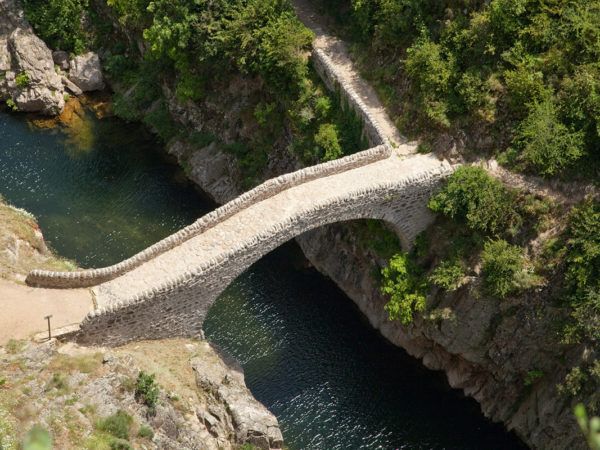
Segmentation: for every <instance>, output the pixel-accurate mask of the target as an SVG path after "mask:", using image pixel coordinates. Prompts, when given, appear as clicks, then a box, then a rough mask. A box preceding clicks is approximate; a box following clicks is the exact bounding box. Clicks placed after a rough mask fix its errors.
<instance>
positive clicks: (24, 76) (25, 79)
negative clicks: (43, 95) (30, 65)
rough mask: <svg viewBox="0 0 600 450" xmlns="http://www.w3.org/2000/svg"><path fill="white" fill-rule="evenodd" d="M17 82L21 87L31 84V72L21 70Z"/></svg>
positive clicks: (16, 78)
mask: <svg viewBox="0 0 600 450" xmlns="http://www.w3.org/2000/svg"><path fill="white" fill-rule="evenodd" d="M15 83H16V84H17V86H18V87H20V88H25V87H27V86H29V84H30V83H31V80H30V79H29V74H28V73H27V72H21V73H20V74H18V75H17V76H16V77H15Z"/></svg>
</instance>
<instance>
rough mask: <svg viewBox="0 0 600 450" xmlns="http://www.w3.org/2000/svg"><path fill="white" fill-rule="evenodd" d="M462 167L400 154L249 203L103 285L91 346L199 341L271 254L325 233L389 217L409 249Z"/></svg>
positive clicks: (83, 337)
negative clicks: (212, 313) (214, 308)
mask: <svg viewBox="0 0 600 450" xmlns="http://www.w3.org/2000/svg"><path fill="white" fill-rule="evenodd" d="M451 170H452V167H451V166H450V165H449V164H447V163H444V162H440V161H438V160H437V159H435V158H434V157H431V156H422V155H419V156H414V157H410V158H404V159H402V158H399V157H397V156H396V155H392V156H391V157H388V158H385V159H382V160H379V161H377V162H373V163H370V164H366V165H364V166H361V167H358V168H353V169H351V170H348V171H345V172H342V173H339V174H335V175H330V176H326V177H322V178H318V179H315V180H312V181H310V182H307V183H304V184H302V185H299V186H294V187H292V188H290V189H286V190H285V191H282V192H281V193H279V194H277V195H275V196H273V197H270V198H268V199H266V200H263V201H260V202H257V203H255V204H253V205H250V206H248V207H247V208H246V209H244V210H243V211H241V212H239V213H238V214H236V215H233V216H231V217H229V218H228V219H227V220H226V221H224V222H222V223H221V224H219V225H217V226H215V227H213V228H211V229H210V230H207V231H206V232H204V233H202V234H201V235H199V236H196V237H194V238H192V239H189V240H188V241H186V242H185V243H183V244H181V245H180V246H178V247H176V248H174V249H172V250H170V251H168V252H166V253H164V254H161V255H159V256H157V257H156V258H154V259H153V260H150V261H148V262H146V263H144V264H142V265H141V266H139V267H137V268H135V269H133V270H131V271H129V272H127V273H125V274H123V275H121V276H119V277H117V278H115V279H113V280H110V281H107V282H105V283H101V284H99V285H98V286H95V287H94V288H93V292H94V294H95V297H96V301H97V303H98V307H99V308H98V309H97V310H96V311H94V312H93V313H91V314H90V315H89V316H88V317H87V318H86V319H85V320H84V321H83V322H82V323H81V325H80V332H79V333H78V335H77V337H76V339H77V340H78V341H79V342H81V343H94V344H103V345H120V344H122V343H125V342H128V341H133V340H138V339H160V338H167V337H175V336H188V337H190V336H198V335H200V334H201V331H202V324H203V322H204V319H205V317H206V315H207V313H208V311H209V309H210V307H211V305H212V304H213V303H214V301H215V300H216V299H217V297H218V296H219V295H220V294H221V293H222V292H223V290H225V288H226V287H227V286H229V284H231V282H233V280H235V279H236V278H237V277H238V276H239V275H240V274H241V273H242V272H244V271H245V270H246V269H247V268H249V267H250V266H251V265H252V264H253V263H254V262H256V261H258V260H259V259H260V258H262V257H263V256H264V255H266V254H267V253H269V252H271V251H272V250H274V249H275V248H277V247H279V246H280V245H282V244H284V243H285V242H287V241H289V240H291V239H293V238H294V237H296V236H298V235H300V234H302V233H304V232H307V231H310V230H313V229H315V228H318V227H321V226H324V225H328V224H332V223H336V222H344V221H348V220H357V219H379V220H383V221H385V222H387V223H388V224H390V225H391V226H392V228H394V229H395V230H396V231H397V233H398V235H399V236H400V237H401V240H402V242H403V244H404V245H405V246H410V244H411V242H412V241H413V239H414V237H416V235H417V234H418V233H419V232H420V231H422V230H423V229H424V228H425V227H426V226H427V225H428V224H429V223H430V221H431V219H432V216H431V214H430V213H429V211H428V210H427V206H426V205H427V200H428V198H429V197H430V195H431V193H432V191H433V190H434V189H436V187H437V186H438V184H439V182H440V180H441V179H442V178H443V177H445V176H446V175H448V174H449V173H450V172H451Z"/></svg>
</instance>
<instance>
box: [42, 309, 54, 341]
mask: <svg viewBox="0 0 600 450" xmlns="http://www.w3.org/2000/svg"><path fill="white" fill-rule="evenodd" d="M51 317H52V314H51V315H49V316H46V317H44V319H46V320H47V321H48V340H50V339H52V332H51V331H50V318H51Z"/></svg>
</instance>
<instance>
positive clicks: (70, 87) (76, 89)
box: [60, 75, 83, 95]
mask: <svg viewBox="0 0 600 450" xmlns="http://www.w3.org/2000/svg"><path fill="white" fill-rule="evenodd" d="M60 80H61V81H62V84H63V85H64V86H65V88H66V89H67V90H68V91H69V92H70V93H71V94H73V95H81V94H83V91H82V90H81V89H79V87H78V86H77V85H76V84H75V83H73V82H72V81H71V80H69V79H68V78H67V77H65V76H64V75H63V76H62V77H60Z"/></svg>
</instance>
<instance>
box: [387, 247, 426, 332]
mask: <svg viewBox="0 0 600 450" xmlns="http://www.w3.org/2000/svg"><path fill="white" fill-rule="evenodd" d="M381 274H382V276H383V284H382V286H381V292H382V293H383V294H384V295H386V296H388V297H389V301H388V303H387V304H386V305H385V310H386V311H387V312H388V316H389V318H390V320H400V322H402V324H404V325H408V324H409V323H411V322H412V320H413V317H414V314H415V313H418V312H422V311H425V307H426V297H425V296H426V290H427V282H426V280H424V279H423V277H422V275H421V274H420V272H419V270H418V268H417V266H416V265H415V264H414V262H413V261H412V260H411V259H410V256H409V255H408V254H406V253H399V254H397V255H395V256H394V257H392V258H391V259H390V261H389V264H388V266H387V267H384V268H383V269H382V270H381Z"/></svg>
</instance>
